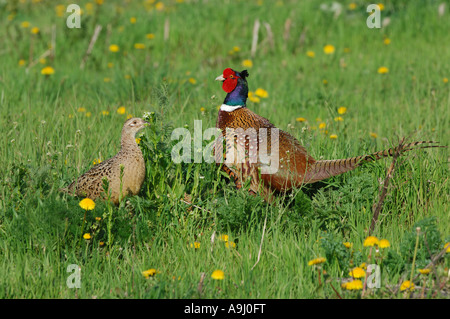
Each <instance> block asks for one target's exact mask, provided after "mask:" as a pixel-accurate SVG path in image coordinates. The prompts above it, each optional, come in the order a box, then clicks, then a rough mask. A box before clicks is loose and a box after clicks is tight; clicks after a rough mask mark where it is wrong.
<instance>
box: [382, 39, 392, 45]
mask: <svg viewBox="0 0 450 319" xmlns="http://www.w3.org/2000/svg"><path fill="white" fill-rule="evenodd" d="M383 43H384V44H385V45H389V44H390V43H391V39H389V38H385V39H384V40H383Z"/></svg>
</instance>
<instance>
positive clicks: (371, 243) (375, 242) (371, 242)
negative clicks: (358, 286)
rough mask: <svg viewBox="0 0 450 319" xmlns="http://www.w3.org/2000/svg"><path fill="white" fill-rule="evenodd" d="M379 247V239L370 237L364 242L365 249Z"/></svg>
mask: <svg viewBox="0 0 450 319" xmlns="http://www.w3.org/2000/svg"><path fill="white" fill-rule="evenodd" d="M374 245H378V238H376V237H375V236H369V237H367V238H366V239H365V240H364V247H369V246H374Z"/></svg>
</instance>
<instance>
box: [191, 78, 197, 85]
mask: <svg viewBox="0 0 450 319" xmlns="http://www.w3.org/2000/svg"><path fill="white" fill-rule="evenodd" d="M189 83H191V84H196V83H197V80H196V79H194V78H189Z"/></svg>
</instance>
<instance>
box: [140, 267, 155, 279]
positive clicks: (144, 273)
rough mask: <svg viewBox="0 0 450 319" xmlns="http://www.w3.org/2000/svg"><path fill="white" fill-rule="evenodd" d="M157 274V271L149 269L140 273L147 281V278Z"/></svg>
mask: <svg viewBox="0 0 450 319" xmlns="http://www.w3.org/2000/svg"><path fill="white" fill-rule="evenodd" d="M157 273H159V271H157V270H156V269H154V268H150V269H147V270H144V271H143V272H142V275H143V276H144V277H145V278H146V279H147V278H149V277H153V276H154V275H155V274H157Z"/></svg>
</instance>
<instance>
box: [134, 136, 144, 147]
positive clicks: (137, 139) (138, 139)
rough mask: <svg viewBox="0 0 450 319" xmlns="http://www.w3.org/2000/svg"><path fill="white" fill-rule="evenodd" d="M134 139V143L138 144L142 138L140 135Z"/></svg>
mask: <svg viewBox="0 0 450 319" xmlns="http://www.w3.org/2000/svg"><path fill="white" fill-rule="evenodd" d="M134 140H135V141H136V144H137V145H139V144H140V143H141V140H142V139H141V138H140V137H136V138H135V139H134Z"/></svg>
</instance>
